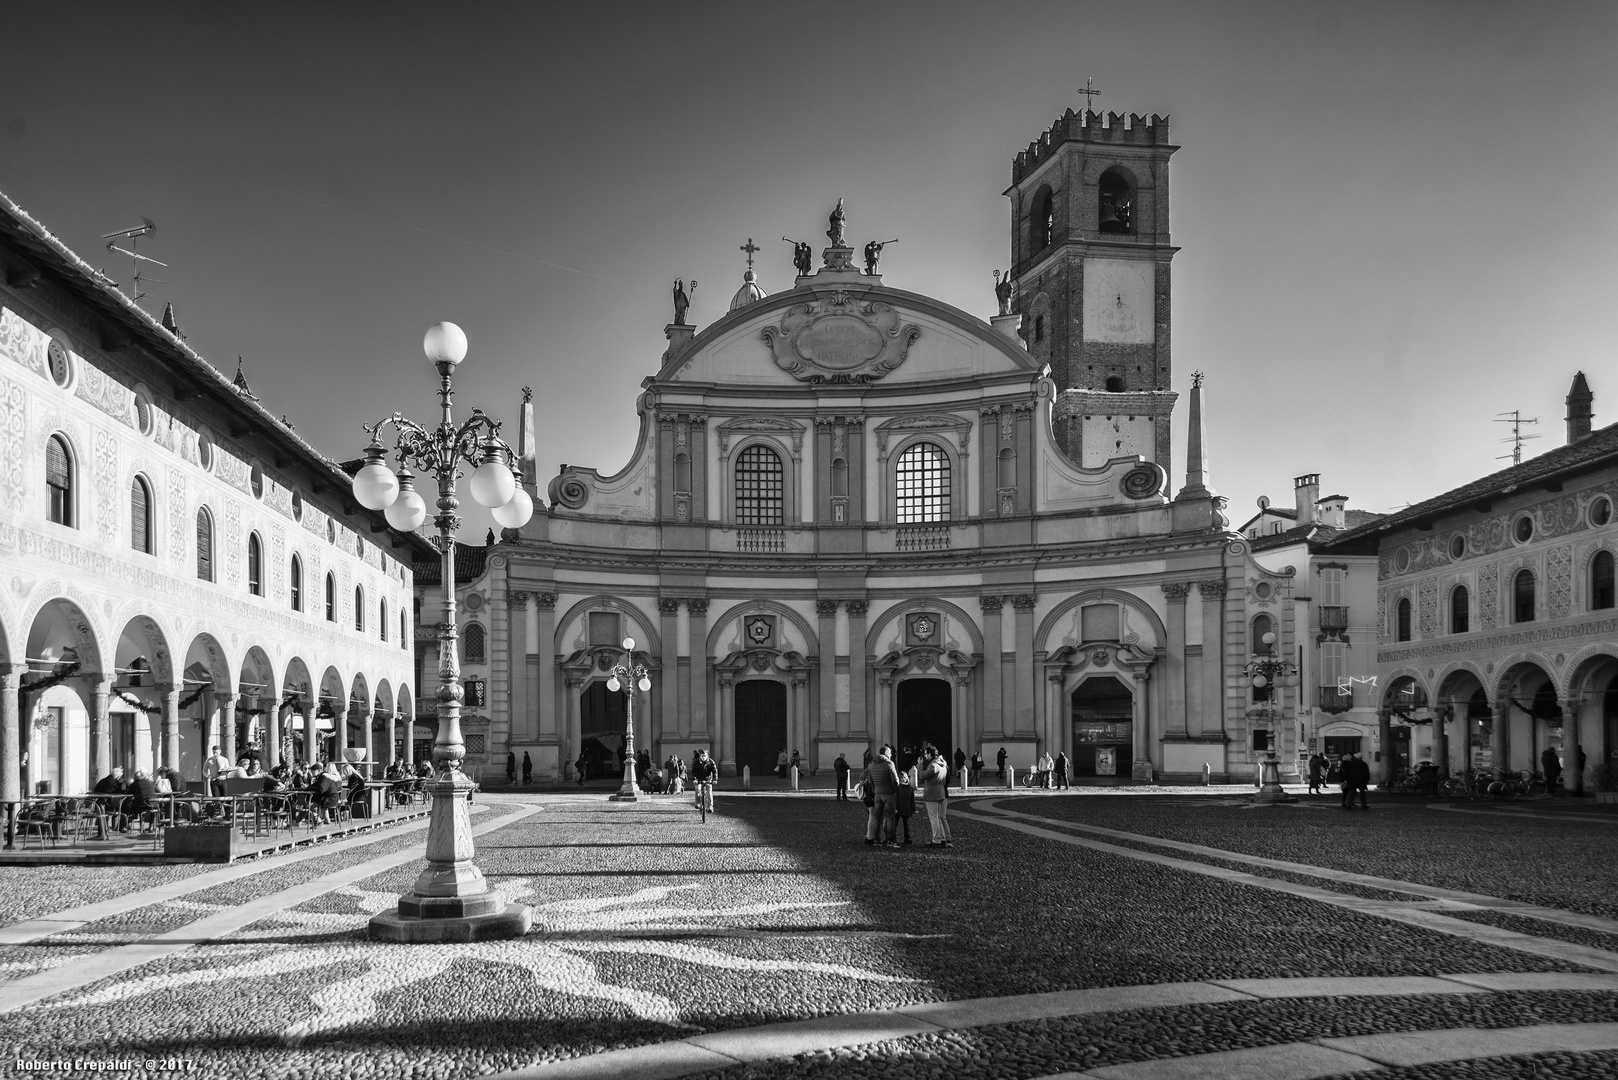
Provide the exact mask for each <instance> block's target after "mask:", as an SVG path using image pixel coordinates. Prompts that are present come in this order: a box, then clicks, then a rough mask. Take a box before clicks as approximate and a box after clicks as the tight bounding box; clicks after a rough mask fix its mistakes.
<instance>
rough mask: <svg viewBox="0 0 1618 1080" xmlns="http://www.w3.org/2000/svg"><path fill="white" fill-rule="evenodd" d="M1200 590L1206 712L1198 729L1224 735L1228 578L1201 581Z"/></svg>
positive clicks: (1203, 692)
mask: <svg viewBox="0 0 1618 1080" xmlns="http://www.w3.org/2000/svg"><path fill="white" fill-rule="evenodd" d="M1197 592H1199V593H1201V594H1202V673H1201V674H1202V715H1201V716H1199V717H1197V733H1198V734H1200V735H1221V734H1223V733H1224V731H1225V670H1224V669H1225V664H1224V660H1225V579H1224V578H1215V579H1214V580H1213V581H1199V582H1197ZM1187 726H1188V727H1189V723H1188V725H1187Z"/></svg>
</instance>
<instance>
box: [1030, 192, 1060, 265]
mask: <svg viewBox="0 0 1618 1080" xmlns="http://www.w3.org/2000/svg"><path fill="white" fill-rule="evenodd" d="M1055 206H1056V204H1055V201H1054V200H1053V199H1052V198H1051V189H1050V188H1048V187H1042V188H1040V189H1039V191H1038V192H1036V193H1035V195H1034V203H1033V208H1032V211H1031V212H1030V213H1029V215H1028V247H1029V250H1030V251H1031V252H1038V251H1044V250H1045V249H1046V248H1048V247H1050V246H1051V231H1052V227H1053V225H1054V224H1055V221H1056V213H1055Z"/></svg>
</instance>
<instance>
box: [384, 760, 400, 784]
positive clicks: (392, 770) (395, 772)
mask: <svg viewBox="0 0 1618 1080" xmlns="http://www.w3.org/2000/svg"><path fill="white" fill-rule="evenodd" d="M403 776H404V774H403V773H402V772H401V771H400V769H399V763H398V762H397V761H390V762H388V767H387V768H386V769H383V770H382V779H384V780H398V779H401V778H402V777H403Z"/></svg>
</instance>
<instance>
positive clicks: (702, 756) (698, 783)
mask: <svg viewBox="0 0 1618 1080" xmlns="http://www.w3.org/2000/svg"><path fill="white" fill-rule="evenodd" d="M718 779H719V764H718V762H716V761H714V759H713V758H711V757H709V756H708V751H706V750H701V749H699V750H698V751H697V754H696V757H695V758H694V759H693V760H692V762H691V786H692V787H694V788H696V789H697V791H698V792H699V793H700V792H701V790H702V785H703V784H712V783H713V782H714V781H715V780H718Z"/></svg>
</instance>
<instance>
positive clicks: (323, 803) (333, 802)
mask: <svg viewBox="0 0 1618 1080" xmlns="http://www.w3.org/2000/svg"><path fill="white" fill-rule="evenodd" d="M314 791H315V799H314V803H315V807H316V808H317V809H319V811H320V818H321V820H322V821H323V822H330V821H332V820H334V819H335V817H336V815H337V808H338V807H340V806H342V805H343V799H344V797H345V792H344V789H343V774H342V773H340V772H338V771H337V763H336V762H335V761H331V762H327V763H326V769H325V771H324V772H322V773H321V774H320V775H319V776H317V777H316V778H315V788H314Z"/></svg>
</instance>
